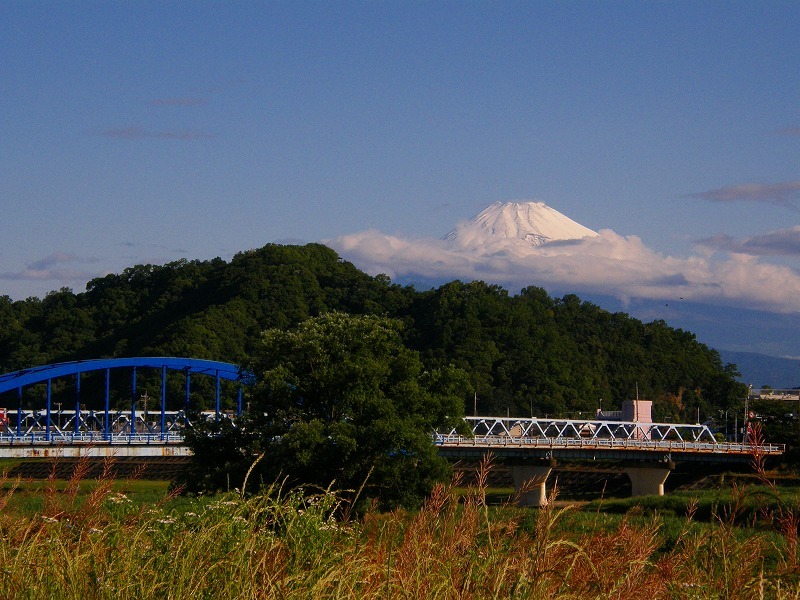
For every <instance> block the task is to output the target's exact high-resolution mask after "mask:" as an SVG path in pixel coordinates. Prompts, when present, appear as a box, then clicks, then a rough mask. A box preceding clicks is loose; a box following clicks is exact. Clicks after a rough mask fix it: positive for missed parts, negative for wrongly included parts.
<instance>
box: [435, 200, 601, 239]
mask: <svg viewBox="0 0 800 600" xmlns="http://www.w3.org/2000/svg"><path fill="white" fill-rule="evenodd" d="M597 235H599V234H598V233H597V232H596V231H592V230H591V229H589V228H588V227H584V226H583V225H581V224H580V223H576V222H575V221H573V220H572V219H570V218H569V217H567V216H565V215H563V214H561V213H560V212H558V211H557V210H555V209H554V208H551V207H550V206H547V204H545V203H544V202H494V203H493V204H491V205H489V206H488V207H486V208H485V209H484V210H483V211H481V212H480V213H478V214H477V215H475V216H474V217H472V218H471V219H470V220H469V221H467V222H466V223H463V224H461V225H459V226H458V227H456V228H455V229H453V230H452V231H451V232H450V233H448V234H447V235H446V236H445V237H444V239H445V240H448V241H451V242H455V243H456V244H457V245H458V246H462V247H469V246H483V245H486V244H489V243H492V242H498V241H501V240H508V241H515V240H522V241H524V242H527V243H529V244H530V245H532V246H541V245H543V244H547V243H548V242H554V241H565V240H579V239H582V238H585V237H595V236H597Z"/></svg>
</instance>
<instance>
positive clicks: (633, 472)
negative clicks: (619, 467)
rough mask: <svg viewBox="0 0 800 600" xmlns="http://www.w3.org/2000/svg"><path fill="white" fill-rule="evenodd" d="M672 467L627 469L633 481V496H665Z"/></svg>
mask: <svg viewBox="0 0 800 600" xmlns="http://www.w3.org/2000/svg"><path fill="white" fill-rule="evenodd" d="M670 470H671V469H670V467H668V466H667V467H625V469H624V471H625V473H626V474H627V475H628V477H630V479H631V496H663V495H664V482H665V481H666V480H667V477H668V476H669V472H670Z"/></svg>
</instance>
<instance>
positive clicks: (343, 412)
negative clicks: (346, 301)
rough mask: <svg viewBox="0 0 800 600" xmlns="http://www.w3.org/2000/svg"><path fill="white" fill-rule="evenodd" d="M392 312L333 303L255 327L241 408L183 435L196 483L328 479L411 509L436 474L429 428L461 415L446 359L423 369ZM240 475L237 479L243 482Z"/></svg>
mask: <svg viewBox="0 0 800 600" xmlns="http://www.w3.org/2000/svg"><path fill="white" fill-rule="evenodd" d="M401 328H402V326H401V324H400V322H399V321H396V320H392V319H388V318H384V317H378V316H371V315H361V316H353V315H348V314H345V313H341V312H331V313H325V314H323V315H321V316H319V317H315V318H311V319H308V320H306V321H304V322H302V323H301V324H300V325H299V326H297V327H296V328H294V329H291V330H284V329H271V330H268V331H267V332H265V333H264V335H263V345H262V346H261V348H260V349H259V350H258V357H257V359H256V361H255V363H254V367H255V368H254V370H255V374H256V377H257V378H258V383H257V384H256V387H255V389H254V391H253V393H252V396H251V399H250V410H249V411H248V413H247V414H246V415H244V417H243V418H242V419H241V420H240V421H239V422H237V424H236V426H235V427H231V426H228V425H226V424H224V423H216V424H215V423H212V424H209V425H208V426H207V427H205V428H200V429H198V430H196V431H195V432H194V434H193V435H192V440H191V444H192V446H193V450H194V453H195V461H194V462H195V469H196V470H195V472H194V473H193V474H192V475H191V476H190V481H192V482H194V483H195V484H198V485H200V486H203V487H206V488H220V487H224V486H227V485H233V486H238V485H241V482H242V481H243V479H244V474H245V472H246V471H247V469H248V467H249V466H250V465H251V464H253V462H254V461H255V459H256V458H257V457H258V456H259V455H262V454H263V459H262V460H260V461H259V463H258V464H257V466H256V468H255V469H254V470H253V471H252V473H251V475H250V478H251V479H250V480H248V481H253V480H255V481H256V482H258V481H259V480H260V481H261V482H263V483H271V482H272V481H276V480H284V479H285V480H286V481H287V482H288V484H290V485H297V484H310V485H314V486H319V487H324V488H327V487H328V486H330V485H333V486H334V487H336V488H337V489H339V490H342V492H343V493H345V494H348V493H350V494H352V493H354V492H355V491H356V490H359V489H361V488H362V486H363V490H362V494H361V499H362V500H367V499H368V498H376V499H377V500H378V501H379V503H380V505H381V507H382V508H390V507H393V506H398V505H402V506H406V507H413V506H415V505H417V504H419V502H420V501H421V499H422V498H424V497H425V495H427V494H428V493H429V492H430V490H431V488H432V486H433V484H434V483H435V482H436V481H438V480H441V479H442V478H445V477H447V476H448V472H449V468H448V465H447V462H446V461H445V460H443V459H442V458H440V457H439V456H438V455H437V452H436V448H435V446H434V445H433V443H432V439H431V433H432V432H433V431H434V429H436V428H438V427H453V426H456V425H458V424H460V423H463V421H462V420H461V417H462V416H463V412H464V400H465V398H466V397H468V396H469V393H470V388H469V384H468V379H467V376H466V373H464V372H463V371H461V370H460V369H457V368H455V367H439V368H436V369H431V370H426V369H425V368H424V366H423V364H422V362H421V361H420V358H419V355H418V353H416V352H413V351H411V350H409V349H408V348H406V347H405V346H404V344H403V342H402V339H401V336H400V332H401ZM248 485H249V484H248Z"/></svg>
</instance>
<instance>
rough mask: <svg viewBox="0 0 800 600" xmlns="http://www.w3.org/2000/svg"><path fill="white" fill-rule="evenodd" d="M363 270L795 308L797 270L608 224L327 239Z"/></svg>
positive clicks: (799, 282) (799, 302)
mask: <svg viewBox="0 0 800 600" xmlns="http://www.w3.org/2000/svg"><path fill="white" fill-rule="evenodd" d="M326 243H327V244H328V245H329V246H331V247H332V248H333V249H335V250H336V251H337V252H339V254H340V255H341V256H342V257H343V258H345V259H347V260H349V261H351V262H353V263H354V264H355V265H356V266H357V267H359V268H361V269H363V270H364V271H366V272H368V273H371V274H373V275H376V274H378V273H386V274H387V275H389V276H390V277H392V278H393V279H398V278H413V277H421V278H425V279H429V280H441V281H448V280H451V279H463V280H473V279H480V280H483V281H486V282H489V283H497V284H500V285H503V286H505V287H507V288H509V289H510V290H512V291H515V290H518V289H520V288H522V287H525V286H530V285H535V286H540V287H544V288H546V289H553V288H556V289H559V290H571V291H574V292H576V293H579V294H580V293H584V294H587V293H591V294H603V295H610V296H615V297H617V298H619V299H621V300H623V301H627V300H629V299H632V298H640V299H650V300H654V299H665V300H667V301H671V300H678V299H685V300H687V301H695V302H706V303H711V304H717V305H725V306H739V307H747V308H752V309H758V310H767V311H770V312H778V313H787V312H794V311H800V275H798V273H796V272H795V271H794V270H793V269H790V268H788V267H786V266H780V265H773V264H767V263H763V262H760V261H759V259H758V258H756V257H754V256H748V255H745V254H739V253H730V254H720V253H717V254H713V253H710V254H707V255H695V256H690V257H688V258H676V257H671V256H665V255H663V254H660V253H658V252H655V251H653V250H652V249H650V248H648V247H647V246H646V245H645V244H644V243H643V242H642V240H641V239H640V238H638V237H637V236H628V237H625V236H621V235H618V234H617V233H615V232H614V231H611V230H609V229H606V230H602V231H600V235H599V236H597V237H594V238H584V239H582V240H577V241H570V242H565V243H548V244H544V245H542V246H533V245H531V244H529V243H526V242H525V241H524V240H517V239H511V240H509V239H499V240H492V241H490V242H489V243H487V244H485V245H484V246H482V247H481V248H480V249H477V250H476V249H467V248H461V247H459V246H457V245H455V244H453V243H451V242H448V241H445V240H436V239H425V238H417V239H403V238H400V237H397V236H392V235H386V234H384V233H381V232H379V231H375V230H370V231H363V232H360V233H354V234H350V235H345V236H341V237H339V238H336V239H334V240H329V241H327V242H326Z"/></svg>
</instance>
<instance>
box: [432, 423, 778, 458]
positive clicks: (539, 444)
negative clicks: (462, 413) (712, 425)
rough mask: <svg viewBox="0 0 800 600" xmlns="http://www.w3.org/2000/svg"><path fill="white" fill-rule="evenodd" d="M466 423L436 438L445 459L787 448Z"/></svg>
mask: <svg viewBox="0 0 800 600" xmlns="http://www.w3.org/2000/svg"><path fill="white" fill-rule="evenodd" d="M464 420H465V421H466V423H467V425H468V426H469V428H470V430H471V431H470V434H466V433H465V432H459V431H458V430H457V429H453V430H450V431H448V432H446V433H443V432H437V433H436V435H435V436H434V440H435V442H436V444H437V446H439V448H440V449H441V450H442V451H443V453H444V454H449V455H452V456H459V455H461V456H469V455H476V454H480V453H485V452H486V451H487V450H492V451H494V452H495V453H496V454H498V455H502V456H517V457H522V456H526V455H527V456H530V457H540V458H554V457H555V456H556V455H559V456H561V457H567V456H572V457H575V458H595V459H596V458H601V457H603V458H640V459H647V458H648V453H649V454H650V457H649V458H650V460H652V459H653V458H654V456H653V455H655V454H661V455H664V456H671V455H672V454H679V455H680V456H681V457H682V458H687V456H686V455H688V454H695V455H698V458H700V457H701V456H704V457H706V458H707V459H708V460H712V461H713V460H714V459H715V458H714V457H715V456H718V457H720V459H722V457H731V458H733V457H736V456H739V457H742V458H747V459H749V458H750V457H752V455H754V454H760V455H779V454H782V453H783V452H784V451H785V446H784V445H783V444H768V443H761V442H759V443H756V441H755V440H747V441H744V442H729V441H718V440H717V439H716V437H715V436H714V434H713V433H712V432H711V430H710V429H709V428H708V427H707V426H705V425H692V424H684V423H643V422H631V421H609V420H600V419H594V420H592V419H588V420H580V419H578V420H574V419H539V418H522V419H520V418H510V417H466V418H465V419H464ZM599 453H601V455H600V456H598V454H599ZM612 455H613V456H612ZM723 460H724V459H723Z"/></svg>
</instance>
